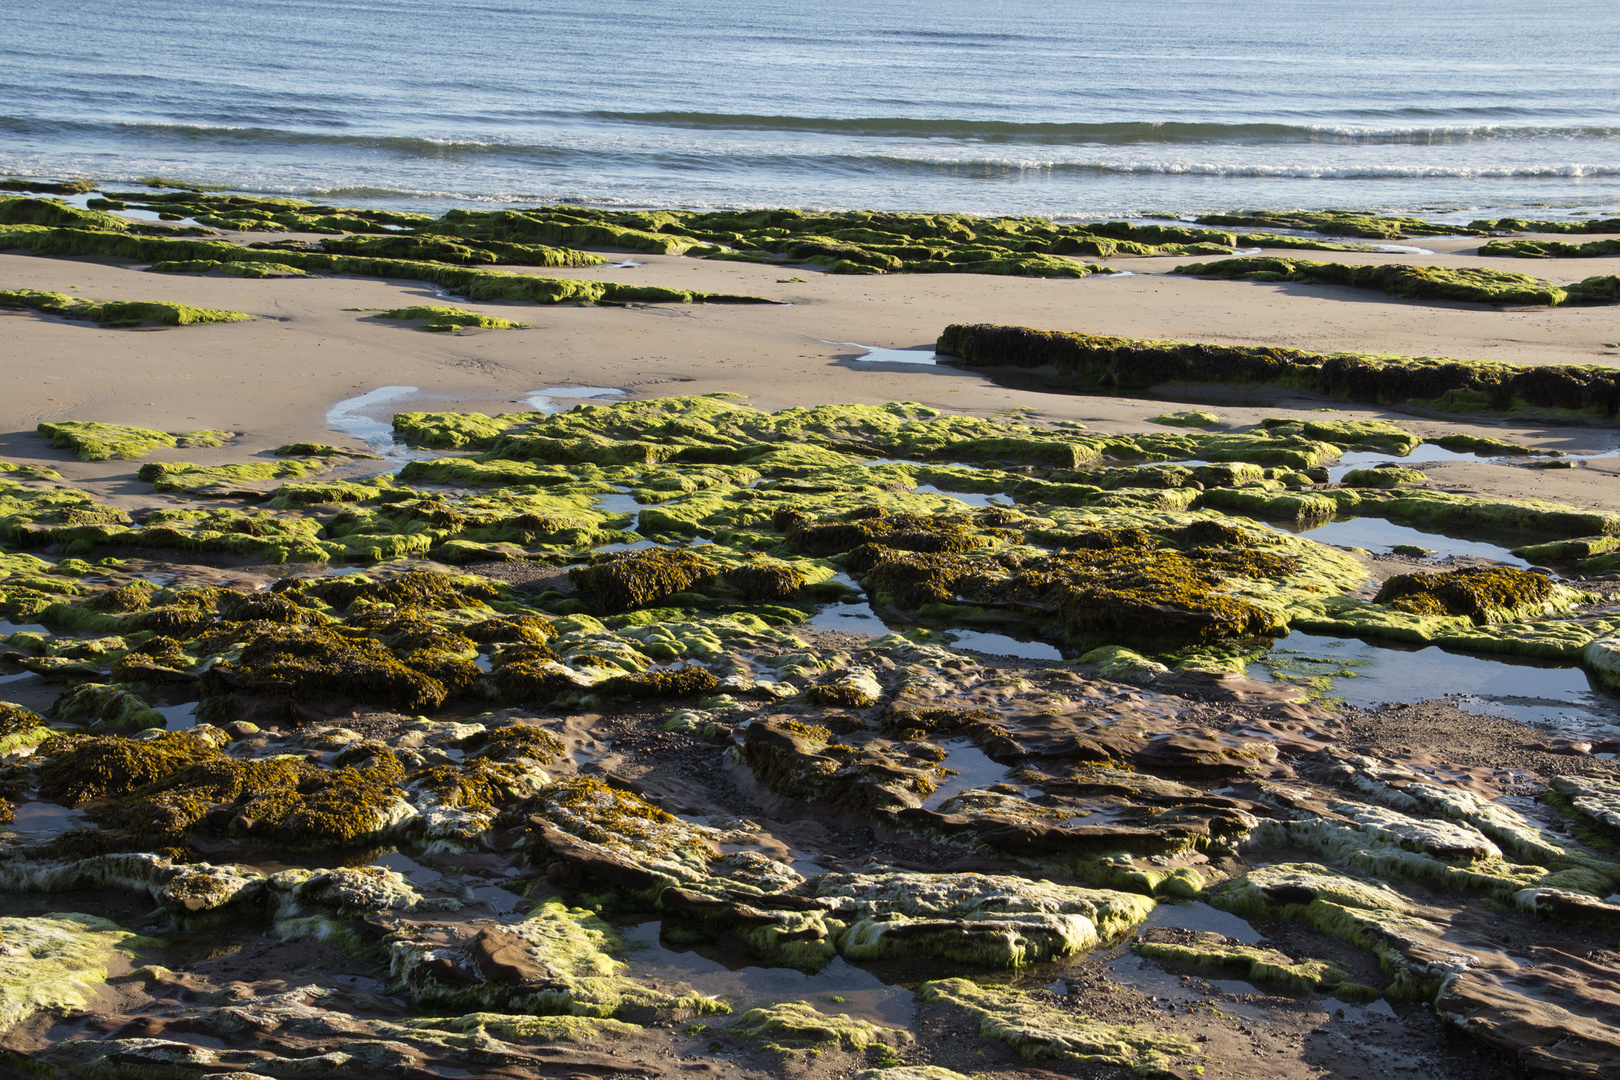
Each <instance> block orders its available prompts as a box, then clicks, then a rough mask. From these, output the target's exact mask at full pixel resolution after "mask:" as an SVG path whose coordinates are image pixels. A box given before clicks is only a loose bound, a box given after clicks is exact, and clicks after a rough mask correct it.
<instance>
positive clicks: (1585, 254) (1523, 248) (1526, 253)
mask: <svg viewBox="0 0 1620 1080" xmlns="http://www.w3.org/2000/svg"><path fill="white" fill-rule="evenodd" d="M1479 253H1480V254H1481V255H1505V256H1508V257H1510V258H1515V259H1599V258H1607V257H1609V256H1612V255H1620V240H1593V241H1591V242H1589V243H1585V244H1567V243H1564V242H1563V241H1560V240H1492V241H1490V242H1489V243H1487V244H1484V245H1483V246H1481V247H1480V249H1479Z"/></svg>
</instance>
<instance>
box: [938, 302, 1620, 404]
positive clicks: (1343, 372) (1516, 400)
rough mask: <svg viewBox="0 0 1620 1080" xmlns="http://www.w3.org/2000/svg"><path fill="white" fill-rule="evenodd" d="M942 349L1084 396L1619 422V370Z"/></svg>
mask: <svg viewBox="0 0 1620 1080" xmlns="http://www.w3.org/2000/svg"><path fill="white" fill-rule="evenodd" d="M935 351H936V352H938V353H939V354H940V355H942V356H953V357H958V358H960V359H961V360H962V362H963V363H964V364H966V365H969V366H974V367H1018V368H1039V367H1043V366H1047V365H1050V366H1051V367H1053V368H1055V369H1056V371H1057V372H1058V373H1059V374H1061V375H1065V376H1067V377H1069V378H1070V380H1071V381H1072V383H1073V386H1074V388H1075V389H1076V390H1077V391H1079V392H1086V391H1096V392H1103V393H1107V392H1113V391H1129V390H1142V389H1148V388H1151V387H1154V386H1158V385H1161V384H1163V383H1172V382H1186V383H1222V384H1240V385H1275V386H1280V387H1284V388H1288V389H1294V390H1306V391H1309V392H1312V393H1317V394H1322V395H1325V396H1328V397H1334V398H1342V399H1345V400H1349V401H1361V402H1366V403H1369V404H1377V405H1407V406H1412V407H1421V408H1430V409H1435V410H1438V411H1445V412H1475V411H1484V410H1487V409H1490V410H1497V411H1507V410H1511V409H1547V410H1567V411H1569V412H1579V413H1585V414H1589V415H1593V416H1597V417H1602V418H1606V419H1612V418H1613V417H1614V416H1615V414H1616V411H1617V410H1620V376H1617V375H1616V374H1615V372H1614V371H1613V370H1612V369H1609V368H1602V367H1596V366H1592V367H1577V366H1564V365H1533V366H1532V365H1513V364H1505V363H1500V362H1495V361H1482V360H1467V361H1464V360H1452V359H1449V358H1446V357H1411V356H1383V355H1369V354H1360V353H1337V354H1324V353H1311V352H1304V351H1301V350H1297V349H1281V348H1270V347H1261V346H1247V345H1214V344H1199V343H1192V342H1183V341H1153V340H1136V339H1132V338H1117V337H1104V336H1099V335H1091V334H1078V333H1065V332H1061V331H1045V330H1032V329H1029V328H1027V327H1015V326H994V325H989V324H979V325H967V324H954V325H951V326H947V327H946V328H945V331H944V333H943V334H941V335H940V338H939V341H938V343H937V344H936V345H935Z"/></svg>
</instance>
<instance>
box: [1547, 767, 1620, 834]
mask: <svg viewBox="0 0 1620 1080" xmlns="http://www.w3.org/2000/svg"><path fill="white" fill-rule="evenodd" d="M1552 786H1553V790H1554V791H1556V792H1558V794H1560V795H1562V796H1563V797H1564V798H1565V799H1567V800H1568V802H1569V807H1570V809H1572V810H1573V811H1575V813H1576V814H1578V815H1579V816H1580V817H1582V818H1583V819H1585V820H1587V821H1589V822H1591V824H1592V825H1593V826H1595V827H1596V828H1597V829H1599V830H1601V831H1602V832H1604V833H1605V834H1608V835H1610V836H1613V837H1620V780H1611V779H1608V778H1606V777H1600V776H1555V777H1553V781H1552Z"/></svg>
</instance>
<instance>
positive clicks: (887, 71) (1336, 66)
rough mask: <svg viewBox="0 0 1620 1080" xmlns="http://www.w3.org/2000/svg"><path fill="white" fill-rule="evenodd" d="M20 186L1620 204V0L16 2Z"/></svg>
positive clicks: (634, 198)
mask: <svg viewBox="0 0 1620 1080" xmlns="http://www.w3.org/2000/svg"><path fill="white" fill-rule="evenodd" d="M4 12H5V14H4V18H3V19H0V27H3V32H0V173H3V174H11V175H82V176H89V177H93V178H96V179H101V180H107V181H119V180H124V181H128V180H133V179H135V178H138V177H141V176H146V175H153V174H157V175H164V176H170V177H177V178H183V179H187V180H191V181H200V182H215V183H223V184H226V185H229V186H231V187H233V188H237V189H241V190H251V191H258V192H276V193H291V194H298V195H308V196H313V197H316V198H321V199H330V200H334V201H340V202H347V203H362V204H380V205H389V206H394V207H397V208H413V207H414V208H422V209H430V210H438V209H443V208H445V207H447V206H451V205H463V204H467V203H471V202H489V203H501V202H530V203H533V202H541V203H554V202H560V201H570V202H584V203H594V204H602V205H623V206H667V205H678V206H696V207H704V206H802V207H820V208H833V207H844V208H850V207H862V208H878V209H905V210H924V209H937V210H954V211H967V212H977V213H1012V214H1025V213H1037V214H1045V215H1050V216H1056V217H1062V218H1069V217H1080V218H1085V217H1092V216H1104V215H1107V216H1117V215H1122V214H1123V215H1130V214H1137V213H1141V212H1144V211H1151V210H1168V211H1175V212H1181V213H1191V212H1201V211H1210V210H1219V209H1237V208H1247V207H1288V206H1296V207H1327V206H1357V207H1378V208H1384V209H1429V210H1437V209H1458V210H1460V211H1461V213H1462V216H1463V217H1464V218H1465V219H1466V218H1467V217H1469V216H1474V211H1475V210H1476V209H1478V210H1480V211H1485V210H1500V211H1503V212H1506V211H1508V210H1512V209H1516V208H1521V207H1524V206H1527V205H1534V204H1537V203H1550V204H1553V206H1554V207H1555V208H1556V209H1557V210H1568V209H1569V208H1576V207H1578V208H1586V209H1597V210H1610V209H1614V208H1616V207H1620V63H1616V61H1615V57H1616V56H1617V55H1620V15H1617V14H1616V11H1615V6H1614V4H1613V0H1563V2H1561V3H1558V4H1525V3H1522V2H1507V0H1436V2H1430V3H1411V2H1410V0H1348V2H1337V3H1332V2H1328V0H1225V2H1219V0H1217V2H1211V0H1134V2H1131V3H1124V2H1100V0H1004V2H1002V3H996V4H987V3H983V2H982V0H876V2H874V0H822V2H819V3H814V4H812V3H807V2H802V0H801V2H795V3H787V2H783V0H746V2H742V0H688V2H684V3H679V4H671V3H651V2H647V0H321V2H320V3H311V2H305V0H252V2H248V0H206V2H204V0H165V2H164V3H161V4H158V3H128V2H117V3H114V2H112V0H7V2H6V4H5V6H4Z"/></svg>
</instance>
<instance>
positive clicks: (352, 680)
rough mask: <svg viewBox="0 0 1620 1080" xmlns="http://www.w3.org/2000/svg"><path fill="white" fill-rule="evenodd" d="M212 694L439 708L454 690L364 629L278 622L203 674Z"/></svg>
mask: <svg viewBox="0 0 1620 1080" xmlns="http://www.w3.org/2000/svg"><path fill="white" fill-rule="evenodd" d="M203 687H204V689H205V691H207V692H208V693H211V694H225V693H239V692H246V693H252V694H262V695H270V696H284V697H287V698H289V699H291V700H293V701H311V700H316V699H334V698H338V699H341V698H347V699H349V700H358V701H366V702H374V703H376V704H379V705H387V706H389V707H390V708H395V709H402V710H406V711H409V712H418V711H422V710H434V709H437V708H438V707H439V706H440V705H442V704H443V703H444V700H445V698H446V697H447V696H449V690H448V689H447V688H446V686H445V685H444V683H442V682H440V681H439V680H438V679H435V678H433V677H432V676H429V675H425V674H423V673H422V672H420V671H416V670H414V669H412V668H411V667H408V666H407V665H406V664H404V663H402V662H401V661H400V660H399V658H398V657H396V656H395V655H394V654H393V652H391V651H390V650H389V649H388V647H387V646H386V645H384V644H383V643H382V642H380V641H377V640H376V639H374V638H372V637H370V636H367V635H365V634H363V633H358V632H355V631H348V630H342V629H333V628H326V627H295V626H287V627H280V626H278V627H276V628H275V629H273V630H271V631H270V632H268V633H266V634H264V635H262V636H260V637H258V638H255V639H254V640H253V641H252V642H251V643H250V644H248V645H247V646H246V647H245V648H244V649H243V650H242V653H241V656H240V657H239V658H238V659H237V660H236V661H235V662H234V663H232V662H229V661H221V662H219V663H217V664H215V665H214V666H213V667H212V668H210V669H209V671H208V673H207V674H206V675H205V676H204V678H203Z"/></svg>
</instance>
